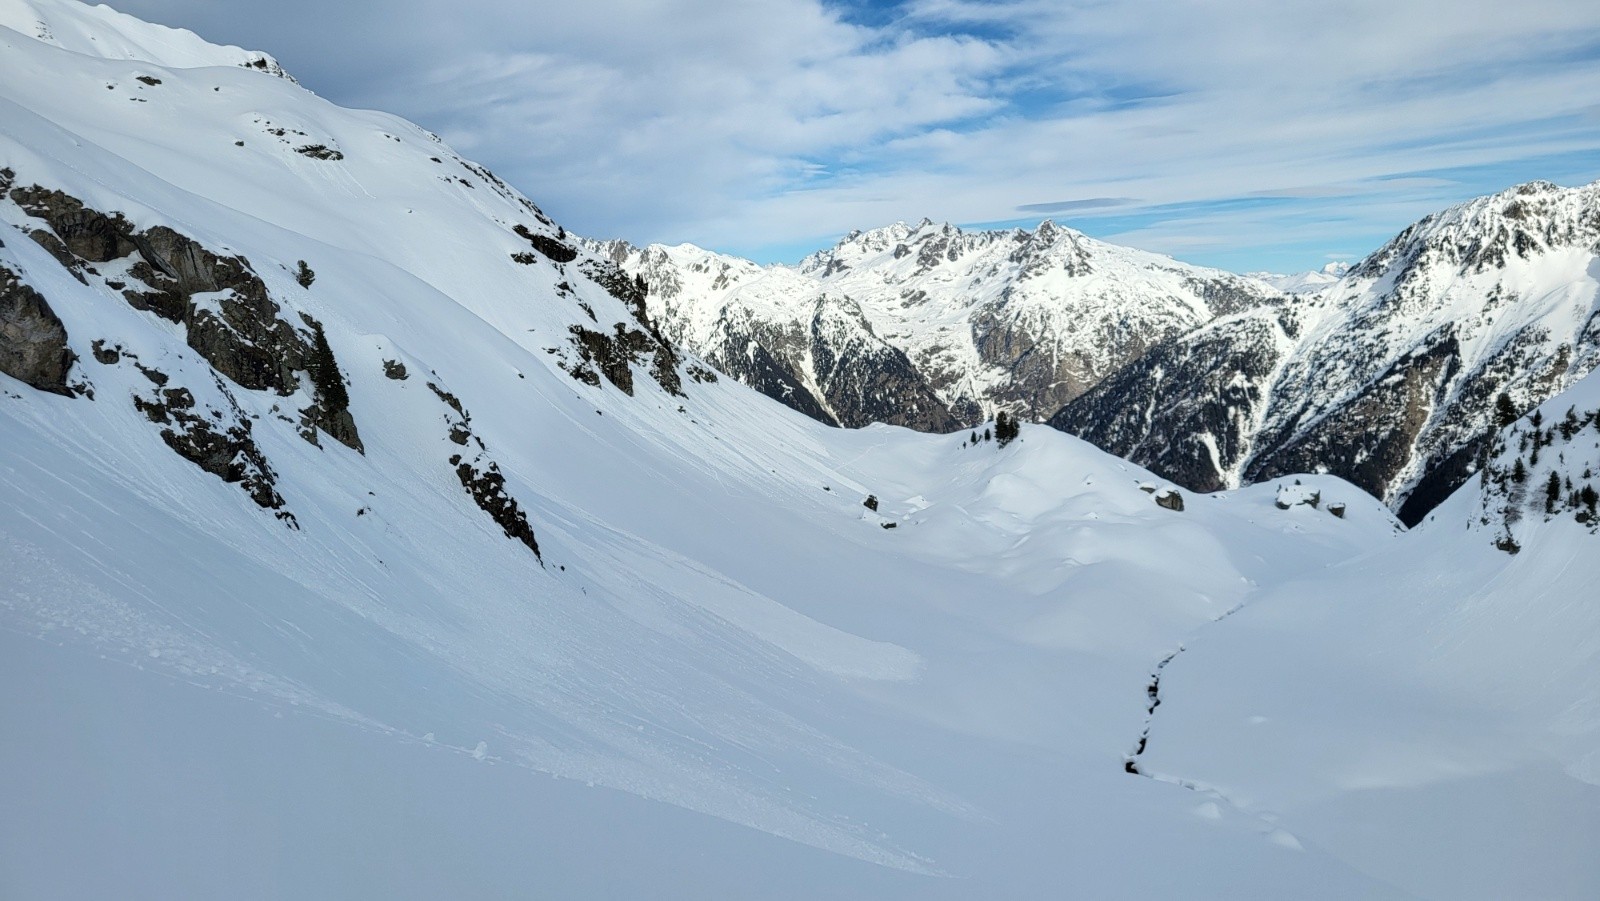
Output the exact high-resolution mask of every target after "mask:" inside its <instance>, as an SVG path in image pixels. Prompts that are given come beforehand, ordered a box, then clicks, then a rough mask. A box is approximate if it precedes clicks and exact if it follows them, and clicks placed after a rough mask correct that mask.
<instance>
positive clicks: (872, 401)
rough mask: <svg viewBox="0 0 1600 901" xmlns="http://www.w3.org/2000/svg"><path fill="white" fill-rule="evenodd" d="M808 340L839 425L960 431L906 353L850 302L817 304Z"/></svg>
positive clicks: (822, 301)
mask: <svg viewBox="0 0 1600 901" xmlns="http://www.w3.org/2000/svg"><path fill="white" fill-rule="evenodd" d="M810 337H811V365H812V371H813V372H814V373H815V374H816V379H817V384H818V386H819V387H820V388H821V389H822V392H823V396H824V398H826V400H827V403H828V406H829V408H830V409H832V410H833V411H834V414H835V416H837V417H838V421H839V424H840V425H842V426H845V427H847V428H859V427H861V426H865V425H870V424H871V423H874V422H884V423H888V424H890V425H899V426H905V427H906V428H911V429H917V430H919V431H924V432H953V431H956V430H957V429H960V428H961V427H962V423H961V422H960V421H959V420H957V419H956V418H955V417H954V416H953V415H952V414H951V412H950V408H949V407H947V406H946V405H945V403H944V401H942V400H940V399H939V396H938V395H937V394H935V393H934V391H933V389H932V388H931V387H930V386H929V385H928V383H927V381H926V380H924V379H923V378H922V376H921V375H920V374H919V373H918V372H917V370H916V367H914V366H912V364H911V361H910V360H909V359H908V358H907V357H906V355H905V353H904V352H903V351H901V350H900V349H899V348H896V347H892V346H890V345H889V344H888V343H886V342H884V341H882V340H881V339H879V338H878V336H877V334H876V333H875V332H874V331H873V330H872V326H871V325H870V324H869V323H868V322H867V320H866V317H865V316H864V315H862V312H861V309H860V308H859V307H857V306H856V305H855V304H854V303H852V302H850V301H849V299H848V298H842V299H835V298H831V297H826V296H825V297H823V298H821V299H820V300H818V301H817V306H816V311H815V313H813V315H812V317H811V335H810Z"/></svg>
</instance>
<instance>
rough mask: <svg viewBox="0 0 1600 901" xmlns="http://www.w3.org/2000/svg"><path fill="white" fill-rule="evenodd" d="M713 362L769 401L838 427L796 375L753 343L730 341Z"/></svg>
mask: <svg viewBox="0 0 1600 901" xmlns="http://www.w3.org/2000/svg"><path fill="white" fill-rule="evenodd" d="M716 362H717V365H718V366H720V367H721V369H722V371H723V372H725V373H727V374H728V375H730V376H732V377H733V378H734V379H735V380H737V381H740V382H743V383H745V384H746V385H749V386H750V387H752V388H754V389H756V390H757V391H760V392H761V393H762V394H765V395H766V396H768V397H770V398H772V399H773V400H775V401H778V402H779V403H781V404H784V405H785V406H787V407H790V408H792V409H794V410H798V411H799V412H801V413H804V414H805V415H807V416H809V417H811V418H812V419H815V420H817V421H818V422H823V423H827V424H828V425H833V426H836V425H838V424H839V420H837V419H835V418H834V417H833V414H832V413H830V412H828V409H827V407H825V406H823V404H822V401H820V400H818V399H817V396H816V395H815V394H812V393H811V390H810V389H808V388H807V387H806V386H805V385H804V384H803V383H802V382H801V381H800V376H799V374H798V373H796V372H795V371H794V369H793V368H791V367H789V366H786V365H784V364H783V363H782V362H780V361H779V360H778V359H777V358H775V357H774V356H773V355H772V353H771V352H770V351H768V350H767V348H766V346H765V345H764V344H762V343H760V342H758V341H757V340H756V339H754V338H751V337H749V336H739V337H730V341H729V344H728V345H727V350H726V352H725V353H723V354H720V355H718V359H717V361H716Z"/></svg>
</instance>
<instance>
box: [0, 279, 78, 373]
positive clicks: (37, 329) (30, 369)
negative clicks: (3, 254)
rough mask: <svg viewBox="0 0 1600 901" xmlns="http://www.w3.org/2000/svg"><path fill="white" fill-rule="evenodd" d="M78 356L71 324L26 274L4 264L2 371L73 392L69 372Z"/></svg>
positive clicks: (0, 327) (0, 300) (0, 312)
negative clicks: (70, 343)
mask: <svg viewBox="0 0 1600 901" xmlns="http://www.w3.org/2000/svg"><path fill="white" fill-rule="evenodd" d="M75 359H76V357H75V356H74V355H73V353H72V349H71V348H69V347H68V346H67V328H66V326H65V325H63V324H62V322H61V319H60V317H58V316H56V314H55V311H54V310H52V309H50V304H49V303H47V302H45V299H44V297H43V296H42V295H41V294H39V292H38V291H35V290H33V288H31V287H29V286H28V285H27V284H26V283H25V282H23V281H22V276H21V275H19V274H18V273H16V272H14V271H12V270H11V269H10V268H9V267H6V266H4V265H0V372H4V373H5V374H6V375H9V376H11V377H12V378H14V379H16V380H18V381H20V382H23V383H25V384H27V385H31V386H32V387H34V388H37V389H39V390H40V391H48V392H50V393H52V394H62V395H65V396H67V397H71V396H72V393H73V392H72V390H71V389H70V388H68V387H67V372H68V371H69V370H70V369H71V368H72V364H73V361H74V360H75Z"/></svg>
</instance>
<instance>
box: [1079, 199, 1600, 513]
mask: <svg viewBox="0 0 1600 901" xmlns="http://www.w3.org/2000/svg"><path fill="white" fill-rule="evenodd" d="M1597 257H1600V183H1596V184H1591V185H1586V186H1582V187H1576V188H1561V187H1558V186H1556V185H1553V184H1551V183H1549V182H1533V183H1530V184H1527V185H1520V186H1517V187H1514V188H1511V189H1509V190H1506V191H1502V192H1500V193H1497V194H1493V195H1490V196H1487V197H1481V198H1477V199H1475V200H1472V201H1469V202H1467V203H1463V204H1460V205H1458V206H1455V207H1451V208H1450V209H1448V210H1445V211H1442V212H1440V213H1437V214H1434V215H1431V216H1428V217H1426V218H1424V219H1422V220H1420V221H1419V222H1417V223H1416V224H1414V225H1412V226H1410V227H1408V228H1407V229H1405V230H1404V231H1402V232H1401V233H1400V234H1399V235H1397V236H1396V237H1395V238H1394V239H1392V240H1391V241H1389V242H1387V243H1386V244H1385V245H1384V246H1383V247H1382V248H1380V249H1379V250H1377V251H1376V252H1374V253H1373V254H1371V255H1369V256H1368V257H1367V258H1365V259H1364V260H1362V261H1361V262H1359V263H1357V264H1356V265H1355V266H1353V267H1351V269H1350V270H1349V272H1347V273H1346V274H1345V275H1344V276H1343V277H1342V278H1341V279H1340V280H1339V281H1337V282H1336V283H1334V284H1331V285H1329V286H1327V287H1325V288H1324V289H1322V290H1321V291H1319V292H1316V293H1313V294H1309V295H1301V299H1300V300H1299V301H1297V302H1296V303H1295V304H1293V305H1290V306H1285V307H1282V308H1279V309H1268V308H1262V309H1260V310H1256V311H1253V312H1250V313H1247V314H1245V315H1244V316H1242V317H1236V318H1232V319H1225V320H1221V321H1218V322H1216V323H1214V324H1212V325H1209V326H1207V327H1206V328H1204V329H1200V330H1197V331H1195V332H1193V333H1192V334H1189V335H1185V336H1182V337H1180V338H1178V339H1175V340H1173V341H1171V342H1168V343H1167V344H1164V345H1162V346H1160V347H1158V348H1155V349H1154V350H1153V351H1152V352H1151V353H1150V354H1148V355H1147V356H1146V357H1145V358H1144V359H1141V360H1140V361H1138V363H1137V364H1136V365H1135V366H1132V367H1128V368H1127V369H1125V370H1123V371H1121V372H1118V373H1116V374H1115V375H1114V376H1113V377H1112V378H1110V379H1107V380H1106V381H1104V382H1102V383H1101V384H1100V385H1097V386H1096V387H1095V388H1094V389H1093V390H1092V391H1091V392H1089V393H1088V394H1086V395H1085V396H1084V397H1083V398H1080V399H1079V400H1077V401H1075V402H1073V403H1071V404H1069V405H1068V406H1067V407H1066V408H1064V409H1063V410H1062V411H1061V412H1060V413H1059V414H1057V415H1056V416H1055V417H1054V418H1053V419H1052V423H1053V424H1055V425H1057V426H1058V427H1060V428H1063V429H1066V430H1067V431H1070V432H1073V433H1074V434H1078V435H1081V436H1083V437H1086V438H1088V439H1089V440H1091V441H1094V442H1096V443H1097V444H1099V445H1100V446H1102V447H1105V448H1108V449H1111V450H1113V451H1114V452H1117V453H1122V454H1125V455H1127V456H1129V457H1130V459H1134V460H1138V461H1141V462H1144V463H1146V464H1147V465H1151V466H1153V467H1155V468H1156V469H1158V470H1160V471H1163V472H1167V473H1169V474H1170V475H1171V477H1173V478H1175V479H1179V480H1180V481H1183V482H1184V483H1185V484H1189V485H1191V486H1192V487H1196V488H1208V489H1215V488H1220V487H1226V486H1230V485H1238V484H1242V483H1249V482H1253V481H1259V480H1262V479H1269V478H1272V477H1274V476H1277V475H1281V474H1284V473H1290V472H1297V471H1301V470H1305V469H1313V468H1317V467H1323V468H1326V469H1327V470H1328V471H1331V472H1335V473H1338V474H1340V475H1343V476H1345V477H1346V478H1349V479H1351V480H1353V481H1355V482H1356V483H1357V484H1360V485H1361V486H1362V487H1364V488H1366V489H1367V490H1369V491H1371V492H1372V493H1373V494H1374V495H1376V496H1378V497H1381V498H1383V499H1384V500H1386V501H1387V502H1389V503H1390V504H1391V505H1393V506H1394V507H1395V508H1396V509H1397V510H1400V511H1401V513H1402V515H1403V517H1404V518H1405V519H1406V520H1407V521H1409V522H1416V521H1417V520H1418V519H1419V518H1420V517H1421V516H1422V515H1423V514H1424V513H1426V512H1427V511H1428V510H1429V509H1431V508H1432V507H1433V506H1434V505H1435V504H1437V503H1439V502H1440V501H1441V500H1443V498H1444V497H1445V496H1447V495H1448V494H1449V493H1450V492H1451V491H1453V490H1454V489H1455V488H1456V487H1458V486H1459V485H1461V484H1462V483H1463V482H1465V481H1466V480H1467V478H1468V477H1469V476H1470V475H1471V474H1472V473H1473V472H1475V471H1476V470H1477V468H1478V466H1479V459H1480V456H1481V453H1482V450H1483V447H1484V445H1485V442H1487V441H1488V438H1489V435H1490V433H1491V430H1492V428H1491V427H1492V411H1491V407H1492V401H1493V400H1494V398H1495V397H1496V396H1497V395H1498V394H1500V393H1502V392H1504V393H1507V394H1508V395H1509V396H1510V397H1511V398H1512V400H1513V402H1514V404H1515V406H1516V408H1517V409H1518V410H1527V409H1529V408H1531V407H1532V406H1534V405H1535V404H1538V403H1539V402H1541V401H1543V400H1544V399H1545V398H1548V397H1550V396H1552V395H1554V394H1556V393H1558V392H1560V391H1561V390H1563V389H1564V388H1566V387H1567V386H1569V385H1571V384H1573V383H1574V382H1575V381H1576V380H1577V379H1578V378H1580V377H1582V376H1583V375H1584V374H1586V373H1588V372H1589V371H1590V370H1592V369H1594V368H1595V366H1596V365H1597V363H1600V282H1597V279H1596V275H1595V268H1594V267H1595V262H1596V259H1597ZM1180 374H1181V375H1180ZM1143 411H1148V412H1143Z"/></svg>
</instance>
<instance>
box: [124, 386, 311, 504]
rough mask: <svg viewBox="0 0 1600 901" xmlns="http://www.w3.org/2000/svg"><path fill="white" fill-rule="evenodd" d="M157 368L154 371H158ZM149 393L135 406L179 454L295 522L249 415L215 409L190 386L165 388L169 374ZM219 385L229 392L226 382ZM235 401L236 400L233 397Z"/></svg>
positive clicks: (135, 401)
mask: <svg viewBox="0 0 1600 901" xmlns="http://www.w3.org/2000/svg"><path fill="white" fill-rule="evenodd" d="M152 371H153V370H152ZM157 375H160V376H161V379H160V384H158V385H157V386H156V387H155V388H154V389H152V390H151V391H150V392H149V393H147V394H142V395H134V398H133V405H134V407H135V408H136V409H137V410H139V412H141V413H143V414H144V415H145V417H146V418H147V419H149V420H150V421H151V422H153V423H156V424H157V425H159V426H161V440H162V441H164V442H166V445H167V446H168V447H170V448H172V450H173V451H175V452H176V453H177V454H178V456H180V457H182V458H184V459H185V460H188V461H189V462H190V463H193V464H194V465H196V466H198V467H200V468H201V469H203V470H205V471H206V472H209V473H211V474H212V475H214V476H217V477H218V478H220V479H222V481H224V482H227V483H229V484H238V485H239V486H240V487H241V488H243V489H244V491H245V493H246V494H248V495H249V496H250V499H251V500H252V501H255V502H256V504H257V505H258V506H260V507H262V508H264V509H267V510H273V511H275V515H276V516H277V517H278V518H279V519H281V520H284V521H285V522H287V523H289V524H290V525H291V526H294V516H293V514H291V513H289V512H288V511H287V510H285V509H284V502H283V497H282V496H281V495H280V494H278V491H277V478H278V477H277V474H276V473H274V472H273V471H272V467H271V465H269V464H268V463H267V458H266V455H265V454H263V453H262V452H261V448H260V447H258V446H257V445H256V442H255V439H254V437H252V435H251V431H252V430H251V423H250V420H249V418H248V417H245V416H243V415H242V414H240V413H239V410H238V408H237V407H234V408H232V409H231V410H230V411H220V410H211V409H207V408H204V407H201V406H200V405H199V404H197V403H196V401H195V397H194V393H193V392H191V391H190V390H189V389H188V388H183V387H173V388H164V387H161V386H160V385H164V384H166V382H167V377H166V376H165V375H164V374H160V373H157ZM217 387H218V388H219V389H220V390H222V392H223V394H224V396H225V397H226V396H227V389H226V388H224V387H223V386H222V383H221V382H218V383H217ZM229 399H230V400H231V398H229Z"/></svg>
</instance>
